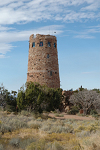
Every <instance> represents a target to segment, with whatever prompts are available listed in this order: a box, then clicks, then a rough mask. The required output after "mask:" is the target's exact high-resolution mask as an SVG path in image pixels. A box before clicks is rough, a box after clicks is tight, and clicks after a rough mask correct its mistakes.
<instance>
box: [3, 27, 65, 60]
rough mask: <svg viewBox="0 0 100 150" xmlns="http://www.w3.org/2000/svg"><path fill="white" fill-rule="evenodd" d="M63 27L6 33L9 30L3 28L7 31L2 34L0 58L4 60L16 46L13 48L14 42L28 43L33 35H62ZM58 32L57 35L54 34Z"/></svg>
mask: <svg viewBox="0 0 100 150" xmlns="http://www.w3.org/2000/svg"><path fill="white" fill-rule="evenodd" d="M62 28H63V26H62V25H51V26H44V27H41V28H37V29H33V30H25V31H16V30H15V31H6V30H7V29H9V28H6V27H4V28H3V27H2V30H4V29H5V31H1V32H0V58H4V57H5V55H6V53H7V52H9V51H10V50H11V49H12V48H13V47H14V46H12V44H9V43H12V42H17V41H26V40H27V41H28V39H29V36H30V35H31V34H32V33H33V34H51V35H52V34H53V35H54V34H56V35H58V34H60V33H62V32H63V31H62ZM54 32H56V33H54Z"/></svg>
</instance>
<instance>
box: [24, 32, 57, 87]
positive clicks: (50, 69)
mask: <svg viewBox="0 0 100 150" xmlns="http://www.w3.org/2000/svg"><path fill="white" fill-rule="evenodd" d="M29 81H32V82H38V83H39V84H41V85H44V84H45V85H47V86H48V87H50V88H60V79H59V66H58V54H57V40H56V37H55V36H52V35H41V34H36V36H34V34H32V35H31V36H30V40H29V56H28V73H27V82H29Z"/></svg>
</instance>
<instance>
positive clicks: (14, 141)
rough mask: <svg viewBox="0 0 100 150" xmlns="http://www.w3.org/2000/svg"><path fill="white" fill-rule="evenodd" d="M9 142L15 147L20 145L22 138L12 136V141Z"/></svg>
mask: <svg viewBox="0 0 100 150" xmlns="http://www.w3.org/2000/svg"><path fill="white" fill-rule="evenodd" d="M9 144H10V145H12V146H14V147H17V148H18V147H19V144H20V139H19V138H12V139H11V140H10V141H9Z"/></svg>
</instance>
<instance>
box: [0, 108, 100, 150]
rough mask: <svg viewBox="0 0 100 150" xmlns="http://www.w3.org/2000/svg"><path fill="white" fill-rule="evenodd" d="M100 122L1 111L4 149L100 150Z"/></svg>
mask: <svg viewBox="0 0 100 150" xmlns="http://www.w3.org/2000/svg"><path fill="white" fill-rule="evenodd" d="M99 140H100V120H91V121H84V120H81V121H79V120H75V119H64V120H61V119H55V118H50V117H49V116H48V115H44V114H34V113H32V112H31V113H29V112H27V111H21V112H20V113H18V114H17V115H15V114H14V113H9V114H7V112H6V111H0V150H17V149H20V150H83V149H84V150H88V149H90V150H94V149H95V150H99V149H100V143H99Z"/></svg>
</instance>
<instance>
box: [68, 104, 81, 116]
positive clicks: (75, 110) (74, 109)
mask: <svg viewBox="0 0 100 150" xmlns="http://www.w3.org/2000/svg"><path fill="white" fill-rule="evenodd" d="M78 112H79V108H78V107H77V106H72V107H71V110H70V111H69V112H68V114H71V115H76V114H77V113H78Z"/></svg>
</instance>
